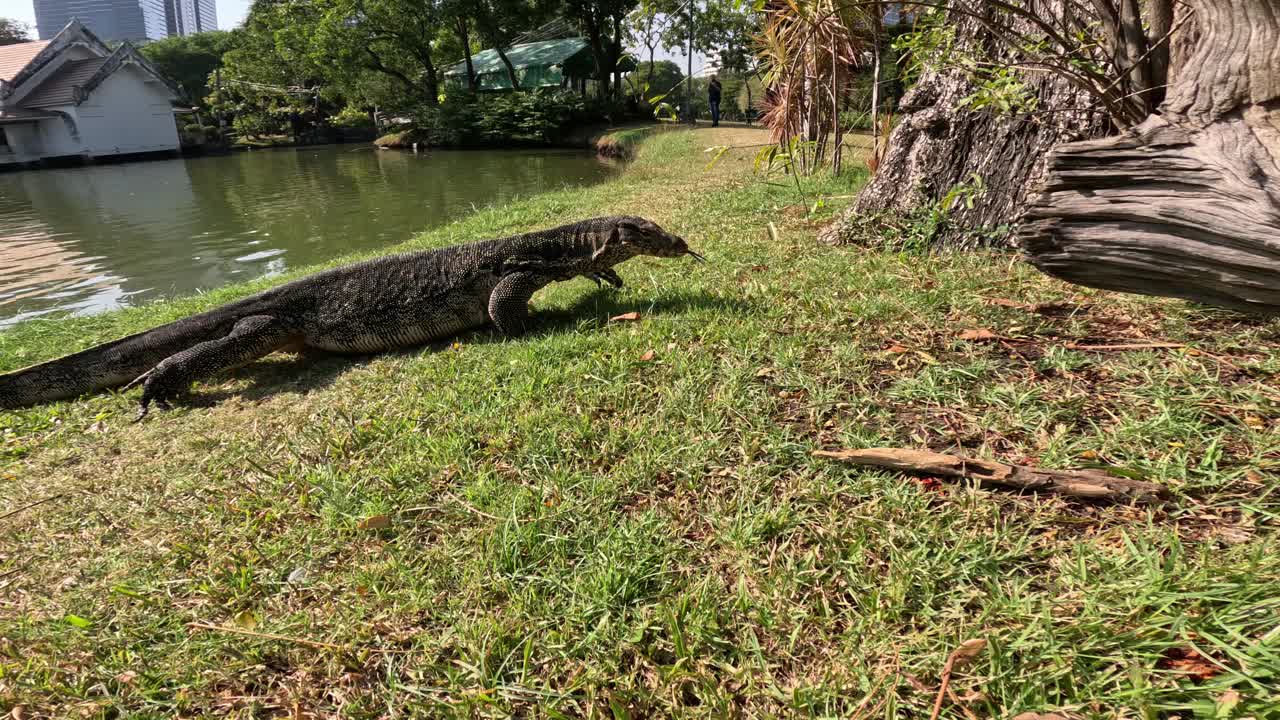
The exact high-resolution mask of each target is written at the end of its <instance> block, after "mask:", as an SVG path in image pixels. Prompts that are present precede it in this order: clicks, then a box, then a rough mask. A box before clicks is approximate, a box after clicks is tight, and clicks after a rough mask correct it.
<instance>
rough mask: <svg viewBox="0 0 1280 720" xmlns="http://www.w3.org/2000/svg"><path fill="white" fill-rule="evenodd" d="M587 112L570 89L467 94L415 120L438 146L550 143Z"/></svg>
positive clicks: (453, 97) (425, 109) (422, 111)
mask: <svg viewBox="0 0 1280 720" xmlns="http://www.w3.org/2000/svg"><path fill="white" fill-rule="evenodd" d="M587 114H588V106H587V103H586V101H584V100H583V99H582V97H581V96H580V95H578V94H577V93H574V92H571V91H568V90H537V91H533V92H515V93H502V94H480V95H470V94H465V93H463V94H458V95H451V96H449V97H448V98H446V99H445V101H444V102H443V103H441V104H440V105H439V106H437V107H423V108H420V109H419V110H418V112H417V113H416V114H415V118H414V124H415V126H416V128H417V130H418V131H419V133H420V134H421V135H422V136H423V137H424V138H425V139H426V142H427V144H429V145H434V146H437V147H479V146H482V145H495V144H497V145H550V144H554V143H555V142H557V141H558V140H560V139H561V138H562V137H563V136H564V134H565V132H566V131H567V130H568V129H569V128H571V127H572V126H573V125H574V124H576V123H577V122H579V121H581V120H583V119H585V117H586V115H587Z"/></svg>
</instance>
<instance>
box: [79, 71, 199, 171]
mask: <svg viewBox="0 0 1280 720" xmlns="http://www.w3.org/2000/svg"><path fill="white" fill-rule="evenodd" d="M149 79H151V76H150V75H149V74H148V73H147V72H146V71H144V70H140V69H138V68H137V67H136V66H134V65H132V64H129V63H126V64H125V65H124V66H123V67H121V68H120V69H118V70H116V71H115V72H114V73H112V74H111V76H110V77H108V78H107V79H106V80H104V81H103V83H102V84H101V85H99V86H98V87H96V88H94V89H93V91H92V92H91V93H89V98H88V99H87V100H85V101H84V102H83V103H81V104H80V106H79V107H77V108H76V109H75V114H76V116H77V123H76V124H77V126H78V127H79V130H80V145H81V147H82V148H83V150H82V152H85V153H87V154H89V155H93V156H98V155H117V154H123V153H139V152H156V151H162V150H177V149H178V126H177V123H175V122H174V119H173V106H172V105H171V104H170V102H169V90H168V88H166V87H165V86H164V85H163V84H162V83H159V82H155V81H152V82H147V80H149Z"/></svg>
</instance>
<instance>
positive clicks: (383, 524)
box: [356, 515, 391, 530]
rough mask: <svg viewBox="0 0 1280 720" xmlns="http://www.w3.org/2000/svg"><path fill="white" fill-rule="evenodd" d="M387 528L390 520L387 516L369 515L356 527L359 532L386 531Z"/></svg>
mask: <svg viewBox="0 0 1280 720" xmlns="http://www.w3.org/2000/svg"><path fill="white" fill-rule="evenodd" d="M389 527H391V518H390V517H389V516H387V515H370V516H369V517H367V518H365V519H363V520H361V521H360V522H359V523H358V524H357V525H356V528H357V529H359V530H386V529H387V528H389Z"/></svg>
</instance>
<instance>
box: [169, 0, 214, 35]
mask: <svg viewBox="0 0 1280 720" xmlns="http://www.w3.org/2000/svg"><path fill="white" fill-rule="evenodd" d="M165 15H166V19H167V21H168V29H169V34H170V35H191V34H193V33H198V32H207V31H209V30H217V29H218V7H217V4H216V3H215V2H214V0H165Z"/></svg>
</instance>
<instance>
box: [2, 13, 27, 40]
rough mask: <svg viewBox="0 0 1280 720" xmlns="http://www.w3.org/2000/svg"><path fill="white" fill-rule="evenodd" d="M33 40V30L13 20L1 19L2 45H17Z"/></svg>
mask: <svg viewBox="0 0 1280 720" xmlns="http://www.w3.org/2000/svg"><path fill="white" fill-rule="evenodd" d="M29 40H31V28H30V27H29V26H28V25H27V24H26V23H23V22H18V21H17V20H13V19H11V18H0V45H15V44H17V43H23V42H27V41H29Z"/></svg>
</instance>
